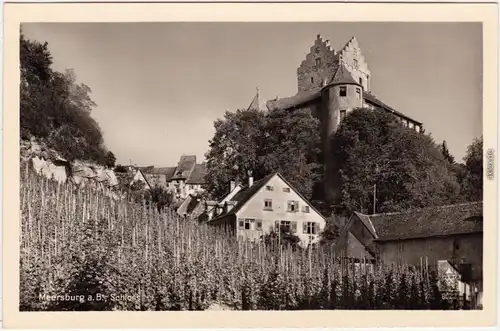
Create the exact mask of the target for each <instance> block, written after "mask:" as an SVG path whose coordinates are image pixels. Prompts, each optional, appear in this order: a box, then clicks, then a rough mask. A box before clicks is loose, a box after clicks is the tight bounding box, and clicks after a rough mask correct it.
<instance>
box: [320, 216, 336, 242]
mask: <svg viewBox="0 0 500 331" xmlns="http://www.w3.org/2000/svg"><path fill="white" fill-rule="evenodd" d="M340 231H341V229H340V226H339V224H338V222H337V219H336V218H335V216H332V217H329V218H327V220H326V226H325V228H324V229H323V231H322V232H321V233H320V235H319V237H320V238H319V243H320V245H322V246H331V245H332V244H334V243H335V242H336V240H337V238H338V237H339V235H340Z"/></svg>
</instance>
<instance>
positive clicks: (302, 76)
mask: <svg viewBox="0 0 500 331" xmlns="http://www.w3.org/2000/svg"><path fill="white" fill-rule="evenodd" d="M317 59H319V63H317ZM337 64H338V59H337V57H336V53H335V51H334V50H333V49H332V48H331V47H330V43H329V41H327V40H326V41H325V40H323V39H322V38H321V36H319V35H318V37H317V38H316V41H315V42H314V45H313V46H312V47H311V48H310V50H309V53H308V54H307V55H306V58H305V60H304V61H302V63H301V65H300V67H299V68H298V69H297V85H298V90H299V92H301V91H308V90H311V89H313V88H316V87H320V86H321V84H322V82H323V80H324V79H326V78H331V77H332V76H333V74H334V73H335V70H336V69H337Z"/></svg>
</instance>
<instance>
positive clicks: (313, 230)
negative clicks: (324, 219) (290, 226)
mask: <svg viewBox="0 0 500 331" xmlns="http://www.w3.org/2000/svg"><path fill="white" fill-rule="evenodd" d="M302 230H303V231H302V232H304V233H305V234H318V233H319V223H317V222H304V223H303V224H302Z"/></svg>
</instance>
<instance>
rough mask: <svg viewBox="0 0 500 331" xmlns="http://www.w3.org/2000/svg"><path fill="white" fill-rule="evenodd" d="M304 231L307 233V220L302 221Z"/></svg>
mask: <svg viewBox="0 0 500 331" xmlns="http://www.w3.org/2000/svg"><path fill="white" fill-rule="evenodd" d="M302 232H303V233H307V222H304V223H302Z"/></svg>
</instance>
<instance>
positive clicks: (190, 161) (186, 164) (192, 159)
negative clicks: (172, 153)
mask: <svg viewBox="0 0 500 331" xmlns="http://www.w3.org/2000/svg"><path fill="white" fill-rule="evenodd" d="M195 165H196V156H195V155H182V156H181V159H180V160H179V163H177V167H176V169H175V172H174V175H173V176H172V179H186V178H189V176H190V175H191V172H192V171H193V169H194V167H195Z"/></svg>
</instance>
